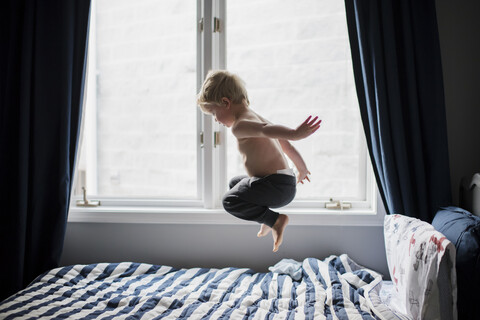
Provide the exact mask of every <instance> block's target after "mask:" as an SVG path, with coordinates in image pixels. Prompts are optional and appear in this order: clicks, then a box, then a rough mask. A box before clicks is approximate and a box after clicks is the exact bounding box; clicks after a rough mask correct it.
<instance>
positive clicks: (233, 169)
mask: <svg viewBox="0 0 480 320" xmlns="http://www.w3.org/2000/svg"><path fill="white" fill-rule="evenodd" d="M227 15H228V17H227V23H228V29H227V64H228V69H229V70H230V71H232V72H235V73H237V74H238V75H239V76H240V77H241V78H243V80H245V82H246V85H247V90H248V93H249V98H250V103H251V107H252V108H253V109H254V110H255V111H257V112H258V113H259V114H261V115H263V116H264V117H266V118H267V119H269V120H270V121H272V122H274V123H278V124H283V125H287V126H290V127H293V128H295V127H297V126H298V125H299V124H300V123H301V122H303V121H304V120H305V119H306V117H307V116H308V115H318V116H320V118H321V119H323V122H322V126H321V128H320V129H319V131H317V132H316V133H315V134H314V135H313V136H311V137H309V138H307V139H306V140H301V141H297V142H292V143H293V144H294V145H295V147H296V148H297V149H298V150H299V151H300V153H301V154H302V156H303V157H304V159H305V162H306V163H307V167H308V168H309V170H310V172H311V173H312V175H311V183H308V182H307V183H305V184H304V185H300V186H299V187H298V191H297V197H296V199H325V198H329V197H334V198H343V199H345V198H359V197H362V195H363V189H364V188H365V186H364V185H361V183H362V178H361V172H360V170H361V169H362V170H363V168H360V156H359V155H360V153H361V150H362V143H363V131H362V130H361V122H360V113H359V110H358V102H357V99H356V93H355V85H354V79H353V71H352V62H351V57H350V47H349V42H348V34H347V25H346V18H345V7H344V3H343V1H338V0H322V1H319V0H288V1H287V0H286V1H281V2H278V1H273V0H264V1H258V0H246V1H229V3H228V6H227ZM228 139H229V141H231V143H230V144H229V146H228V151H227V152H228V155H227V157H228V176H229V177H231V176H234V175H236V174H238V173H241V172H243V171H244V168H243V165H242V162H241V159H240V157H239V156H238V151H237V150H236V144H235V143H232V142H234V139H235V138H234V137H233V136H232V135H231V133H229V136H228Z"/></svg>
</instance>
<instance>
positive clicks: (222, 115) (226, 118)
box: [205, 104, 235, 128]
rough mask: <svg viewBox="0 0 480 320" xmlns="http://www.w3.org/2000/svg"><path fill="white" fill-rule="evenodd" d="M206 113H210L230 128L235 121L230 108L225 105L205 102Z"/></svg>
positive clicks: (217, 120)
mask: <svg viewBox="0 0 480 320" xmlns="http://www.w3.org/2000/svg"><path fill="white" fill-rule="evenodd" d="M205 110H206V111H207V113H209V114H211V115H212V116H213V117H214V119H215V121H216V122H219V123H221V124H223V125H224V126H226V127H228V128H230V127H231V126H232V125H233V122H234V121H235V118H234V116H233V114H232V112H231V109H230V107H229V106H227V105H217V104H207V105H205Z"/></svg>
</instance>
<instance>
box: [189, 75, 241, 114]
mask: <svg viewBox="0 0 480 320" xmlns="http://www.w3.org/2000/svg"><path fill="white" fill-rule="evenodd" d="M223 97H225V98H228V99H230V100H231V101H232V103H242V101H243V100H244V99H245V101H246V103H247V105H249V104H250V101H248V95H247V89H245V83H244V82H243V80H242V79H240V77H239V76H237V75H236V74H233V73H230V72H228V71H226V70H211V71H209V72H208V74H207V77H206V78H205V81H204V82H203V85H202V88H201V89H200V93H199V94H198V95H197V104H198V105H199V106H200V108H202V110H203V111H206V110H205V105H206V104H217V105H221V104H222V98H223Z"/></svg>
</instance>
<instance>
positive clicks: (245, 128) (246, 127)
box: [232, 116, 322, 140]
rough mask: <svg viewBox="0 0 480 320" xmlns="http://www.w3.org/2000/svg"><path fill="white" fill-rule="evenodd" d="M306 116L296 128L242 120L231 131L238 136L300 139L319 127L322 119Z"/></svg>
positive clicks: (239, 137)
mask: <svg viewBox="0 0 480 320" xmlns="http://www.w3.org/2000/svg"><path fill="white" fill-rule="evenodd" d="M311 118H312V116H310V117H308V118H307V120H305V121H304V122H303V123H302V124H300V125H299V126H298V127H297V128H296V129H291V128H288V127H285V126H282V125H277V124H271V123H269V122H258V121H251V120H242V121H240V122H239V123H238V124H236V125H235V127H234V128H232V133H233V134H234V135H235V136H236V137H237V138H238V139H241V138H252V137H265V138H273V139H283V140H300V139H304V138H306V137H308V136H309V135H311V134H312V133H314V132H315V131H317V130H318V128H320V123H321V122H322V120H317V119H318V117H315V118H313V119H311Z"/></svg>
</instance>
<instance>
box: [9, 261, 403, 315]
mask: <svg viewBox="0 0 480 320" xmlns="http://www.w3.org/2000/svg"><path fill="white" fill-rule="evenodd" d="M301 268H302V278H301V279H300V280H299V281H296V280H293V279H292V278H291V277H290V276H289V275H287V274H279V273H273V272H269V273H256V272H254V271H252V270H251V269H241V268H223V269H209V268H191V269H175V268H173V267H169V266H160V265H151V264H145V263H131V262H123V263H99V264H90V265H73V266H67V267H61V268H56V269H53V270H51V271H49V272H47V273H45V274H43V275H41V276H39V277H38V278H37V279H36V280H35V281H34V282H32V283H31V284H30V285H29V286H28V287H27V288H25V289H24V290H22V291H20V292H18V293H17V294H15V295H13V296H11V297H9V298H7V299H6V300H4V301H3V302H1V303H0V319H399V318H398V317H397V315H395V314H394V313H393V312H392V311H391V310H390V309H389V308H388V307H387V306H386V305H384V304H382V302H381V299H380V298H379V292H380V289H381V283H382V277H381V275H380V274H378V273H377V272H375V271H372V270H369V269H366V268H364V267H362V266H360V265H358V264H356V263H355V262H354V261H353V260H351V259H350V258H349V257H348V256H347V255H341V256H330V257H328V258H326V259H325V260H323V261H321V260H318V259H315V258H307V259H305V260H304V261H303V262H302V266H301Z"/></svg>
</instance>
